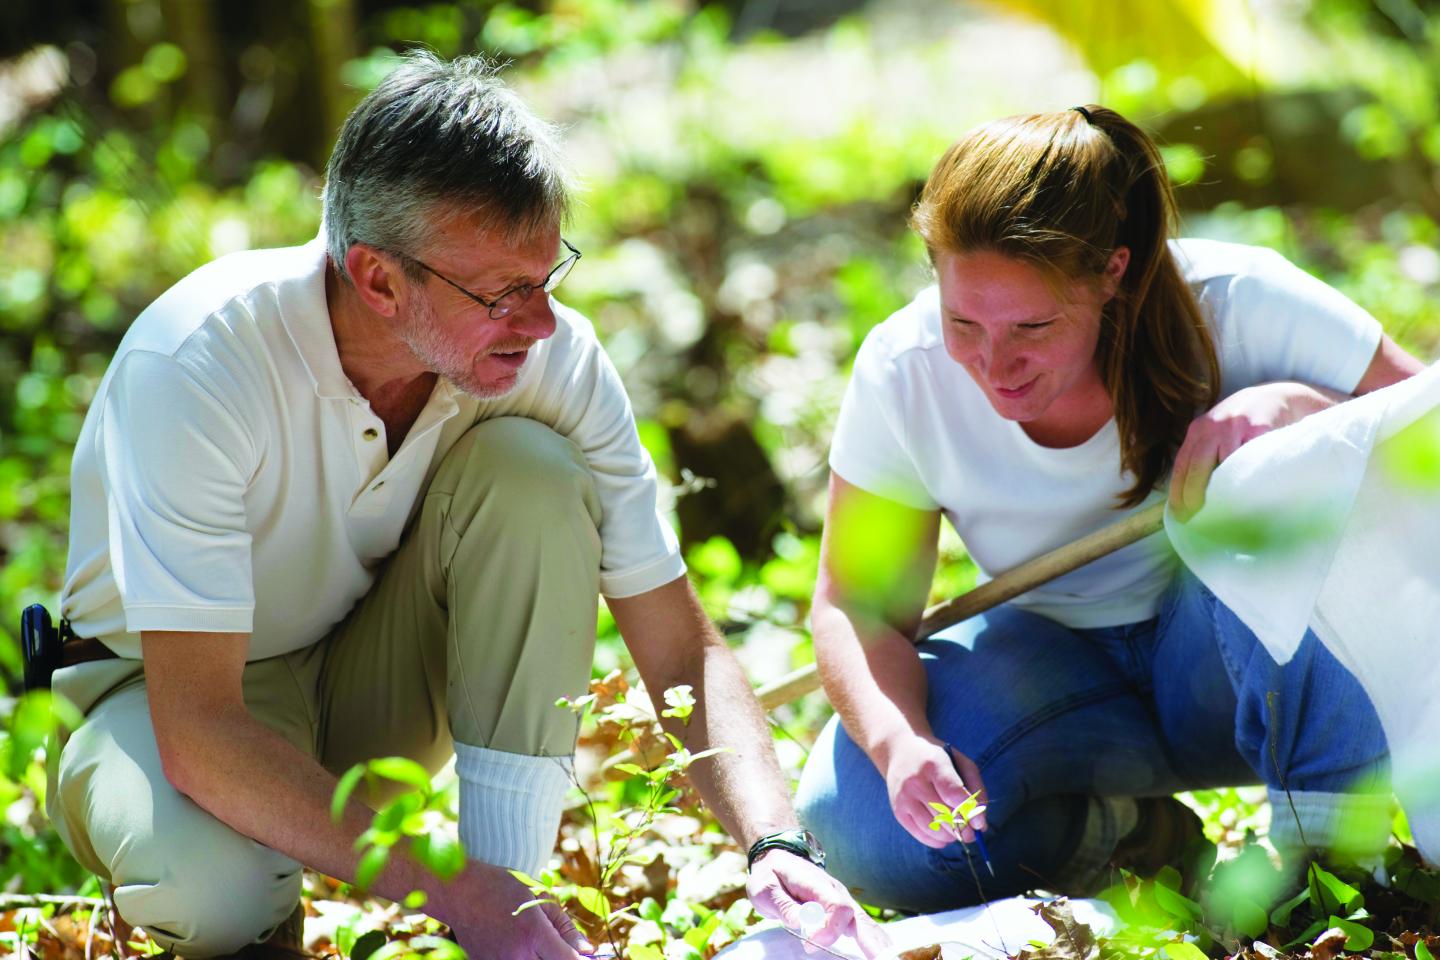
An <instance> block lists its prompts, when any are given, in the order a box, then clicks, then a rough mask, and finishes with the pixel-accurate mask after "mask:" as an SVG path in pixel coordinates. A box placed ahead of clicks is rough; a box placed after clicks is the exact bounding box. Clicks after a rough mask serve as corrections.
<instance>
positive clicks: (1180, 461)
mask: <svg viewBox="0 0 1440 960" xmlns="http://www.w3.org/2000/svg"><path fill="white" fill-rule="evenodd" d="M1345 399H1346V398H1345V397H1344V396H1343V395H1341V394H1338V393H1336V392H1334V391H1333V390H1325V389H1322V388H1320V387H1312V386H1310V385H1308V384H1304V383H1294V382H1283V383H1262V384H1258V385H1256V386H1253V387H1247V388H1246V389H1244V390H1239V391H1237V392H1235V393H1233V394H1231V395H1230V396H1228V397H1226V398H1225V399H1224V400H1221V401H1220V402H1219V403H1217V404H1216V405H1215V406H1214V407H1213V408H1211V409H1210V410H1209V412H1207V413H1205V414H1202V415H1201V416H1199V417H1196V418H1195V420H1194V421H1193V422H1192V423H1191V424H1190V429H1189V430H1187V431H1186V433H1185V442H1184V443H1182V444H1181V445H1180V450H1179V451H1178V452H1177V453H1176V454H1175V466H1174V468H1173V469H1172V470H1171V472H1170V509H1171V510H1172V511H1173V512H1174V514H1175V516H1176V517H1178V518H1179V519H1181V520H1188V519H1190V518H1191V517H1192V516H1194V515H1195V513H1196V511H1198V510H1199V509H1200V508H1201V507H1202V506H1204V504H1205V488H1206V487H1207V486H1208V485H1209V483H1210V474H1212V473H1214V472H1215V468H1216V467H1217V466H1219V465H1220V464H1221V463H1222V462H1223V461H1224V460H1225V458H1226V457H1228V456H1230V455H1231V454H1232V453H1234V452H1235V451H1236V450H1239V449H1240V447H1241V446H1243V445H1244V444H1246V443H1249V442H1250V441H1251V440H1254V439H1255V438H1256V437H1258V436H1262V435H1263V434H1266V433H1269V432H1270V431H1271V430H1278V429H1279V428H1280V427H1284V426H1288V425H1289V424H1292V423H1295V422H1296V421H1298V420H1301V419H1303V418H1305V417H1308V416H1309V415H1310V414H1312V413H1316V412H1318V411H1320V410H1323V409H1325V408H1326V407H1330V406H1333V405H1334V404H1336V403H1339V402H1341V401H1343V400H1345Z"/></svg>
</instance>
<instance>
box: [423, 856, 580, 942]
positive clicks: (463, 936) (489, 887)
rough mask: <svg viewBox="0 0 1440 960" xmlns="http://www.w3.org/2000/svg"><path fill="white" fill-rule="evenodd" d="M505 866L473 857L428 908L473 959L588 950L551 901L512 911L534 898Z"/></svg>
mask: <svg viewBox="0 0 1440 960" xmlns="http://www.w3.org/2000/svg"><path fill="white" fill-rule="evenodd" d="M534 899H535V896H534V894H532V893H531V892H530V890H529V889H528V888H526V886H525V885H524V884H523V883H521V882H520V881H518V880H516V879H515V878H514V877H512V876H511V875H510V873H509V872H508V871H506V870H502V869H501V868H499V867H495V866H491V865H490V864H487V863H479V862H476V861H472V862H471V863H470V864H468V865H467V866H466V867H465V869H464V870H463V871H461V873H460V875H459V876H457V877H455V879H453V880H451V881H450V882H449V883H447V884H446V885H445V886H444V887H443V888H442V889H441V891H440V893H439V894H438V895H437V896H436V897H434V898H432V900H431V902H430V905H429V907H428V908H427V909H429V910H430V911H433V912H434V915H435V916H436V917H438V918H439V919H441V920H444V921H445V922H446V923H448V924H449V925H450V929H451V930H453V931H454V932H455V936H456V938H457V939H458V940H459V941H460V946H462V947H464V948H465V950H466V951H467V952H468V953H469V954H470V956H472V957H486V958H491V957H493V958H495V960H537V958H538V960H579V957H580V953H586V954H591V953H593V952H594V947H592V946H591V945H590V944H589V943H587V942H586V940H585V938H584V937H583V936H581V934H580V931H579V930H577V929H576V928H575V924H574V923H573V922H572V921H571V919H570V917H569V916H568V915H566V913H565V911H564V910H563V909H562V908H561V907H560V905H559V904H556V903H545V904H539V905H537V906H533V907H526V908H525V909H524V910H521V911H520V912H519V913H515V910H516V909H517V908H518V907H519V906H520V905H521V904H522V903H528V902H529V901H531V900H534Z"/></svg>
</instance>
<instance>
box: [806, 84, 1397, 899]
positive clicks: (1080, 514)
mask: <svg viewBox="0 0 1440 960" xmlns="http://www.w3.org/2000/svg"><path fill="white" fill-rule="evenodd" d="M1173 221H1174V203H1173V199H1172V196H1171V191H1170V186H1169V183H1168V180H1167V178H1166V174H1165V168H1164V164H1163V163H1162V161H1161V159H1160V155H1159V153H1158V151H1157V150H1156V148H1155V145H1154V144H1153V143H1152V142H1151V140H1150V139H1149V137H1148V136H1146V134H1145V133H1144V132H1142V131H1141V130H1140V129H1138V128H1137V127H1136V126H1134V125H1133V124H1131V123H1130V122H1128V121H1127V120H1126V119H1125V118H1123V117H1121V116H1120V115H1119V114H1117V113H1115V112H1114V111H1111V110H1107V109H1105V108H1103V107H1098V106H1090V107H1076V108H1073V109H1071V110H1067V111H1064V112H1059V113H1048V114H1039V115H1034V116H1022V117H1010V118H1007V119H1003V120H999V121H995V122H993V123H989V124H986V125H984V126H982V127H980V128H978V129H976V130H974V131H972V132H970V133H969V134H967V135H966V136H965V137H964V138H963V139H962V140H960V141H959V142H958V143H956V144H955V145H954V146H953V147H951V148H950V150H949V151H948V152H947V153H946V154H945V155H944V156H943V157H942V158H941V159H940V162H939V163H938V164H937V165H936V167H935V170H934V172H933V173H932V174H931V176H930V179H929V181H928V182H927V183H926V185H925V189H924V192H923V193H922V195H921V197H920V200H919V202H918V203H917V204H916V207H915V210H914V215H913V219H912V224H913V226H914V228H915V230H916V231H917V232H918V233H919V235H920V236H921V238H922V239H923V240H924V241H925V245H926V248H927V249H928V251H929V254H930V258H931V261H932V263H933V265H934V268H935V273H936V277H937V280H938V283H937V285H936V286H934V287H931V288H929V289H928V290H925V291H923V292H922V293H921V294H920V295H919V296H918V297H917V298H916V299H915V300H914V302H912V303H911V304H910V305H908V306H907V307H905V308H904V309H902V310H900V311H899V312H897V313H896V314H894V315H893V316H891V317H890V318H889V319H888V320H886V321H885V322H884V323H881V324H879V325H878V326H877V327H875V328H874V329H873V330H872V331H871V332H870V334H869V336H868V337H867V338H866V340H865V343H864V345H863V346H862V347H861V349H860V352H859V354H858V356H857V358H856V361H855V368H854V373H853V376H852V380H851V383H850V387H849V390H848V392H847V395H846V398H845V402H844V404H843V406H842V409H841V413H840V420H839V423H838V425H837V428H836V432H835V438H834V443H833V446H832V450H831V455H830V465H831V468H832V477H831V485H830V502H829V509H828V514H827V522H826V532H825V538H824V543H823V546H822V557H821V569H820V577H819V580H818V582H817V586H816V592H815V602H814V607H813V629H814V635H815V650H816V657H817V660H818V662H819V667H820V673H821V677H822V678H823V680H824V683H825V688H826V691H827V692H828V694H829V696H830V699H831V702H832V703H833V704H834V705H835V709H836V712H837V714H838V717H837V718H836V720H835V721H832V722H831V724H830V725H829V726H828V727H827V728H826V729H825V731H824V733H822V735H821V738H820V740H819V742H818V743H817V744H816V746H815V749H814V750H813V751H812V753H811V756H810V759H809V762H808V763H807V766H806V768H805V772H804V775H803V777H802V780H801V785H800V803H801V808H802V818H803V819H804V820H805V822H806V825H807V826H808V827H809V828H810V829H811V831H812V832H814V833H815V834H817V835H818V837H819V840H820V841H821V842H822V843H823V844H824V845H825V847H826V848H827V850H828V852H829V856H830V864H831V869H832V871H833V872H834V873H835V875H836V876H838V877H839V878H840V879H841V880H843V881H845V882H846V883H848V884H850V885H851V886H853V887H855V888H858V892H859V895H860V897H861V899H863V900H865V901H866V902H870V903H874V904H879V905H885V906H893V907H898V908H902V909H910V910H939V909H946V908H950V907H956V906H961V905H965V904H970V903H976V902H979V901H980V900H981V899H982V894H983V896H984V897H995V896H999V895H1006V894H1014V893H1019V892H1022V891H1024V890H1028V889H1033V888H1043V889H1047V890H1055V891H1063V892H1071V893H1084V892H1089V891H1093V890H1094V889H1096V888H1097V886H1098V885H1100V884H1102V883H1103V882H1104V881H1105V880H1106V879H1107V878H1108V876H1109V874H1110V870H1109V868H1111V867H1113V866H1117V865H1118V866H1126V867H1129V868H1131V869H1136V870H1139V871H1146V870H1150V871H1153V870H1155V869H1158V868H1159V867H1160V866H1162V865H1164V864H1165V863H1166V862H1167V861H1170V860H1172V859H1174V858H1176V857H1177V856H1178V855H1179V854H1180V852H1181V851H1182V849H1183V848H1184V847H1185V845H1186V842H1187V841H1188V840H1191V839H1194V838H1195V837H1196V836H1198V834H1199V824H1198V821H1197V820H1196V819H1195V818H1194V816H1193V814H1190V813H1189V811H1188V810H1186V808H1184V807H1183V806H1182V805H1180V804H1179V803H1178V801H1175V800H1174V799H1173V798H1172V796H1171V795H1172V794H1174V793H1175V792H1176V791H1180V790H1188V789H1194V788H1201V787H1213V786H1219V785H1224V784H1241V783H1263V784H1265V785H1266V786H1267V787H1269V788H1270V797H1271V800H1272V805H1273V811H1274V816H1273V819H1272V828H1271V838H1272V840H1273V842H1274V843H1275V845H1276V847H1277V848H1278V849H1279V850H1280V852H1281V853H1282V855H1286V856H1300V855H1303V853H1304V851H1305V848H1306V847H1307V845H1308V846H1309V847H1311V848H1315V849H1324V850H1328V851H1329V852H1330V853H1331V855H1334V856H1363V855H1365V854H1366V853H1369V852H1373V851H1374V850H1375V849H1377V848H1378V846H1379V845H1382V844H1383V843H1384V842H1385V839H1386V838H1387V837H1388V831H1389V824H1390V816H1389V786H1388V756H1387V752H1386V746H1385V741H1384V736H1383V734H1382V733H1381V730H1380V726H1379V723H1378V720H1377V719H1376V717H1375V713H1374V710H1373V708H1372V707H1371V706H1370V703H1369V701H1368V699H1367V698H1366V697H1365V695H1364V694H1363V692H1362V691H1361V690H1360V688H1359V686H1358V684H1357V683H1356V682H1355V680H1354V678H1353V677H1352V676H1351V675H1350V674H1349V673H1348V672H1346V671H1345V670H1344V669H1343V668H1342V667H1341V666H1340V665H1339V664H1338V663H1336V662H1335V660H1334V659H1333V657H1331V656H1330V655H1329V653H1328V652H1326V650H1325V649H1324V648H1323V646H1321V645H1320V644H1319V642H1318V641H1317V640H1316V639H1315V638H1314V637H1313V636H1308V637H1307V638H1306V640H1305V642H1304V643H1303V644H1302V646H1301V648H1300V651H1299V653H1298V654H1297V655H1296V656H1295V658H1294V659H1293V660H1291V661H1290V662H1289V663H1288V664H1286V665H1285V666H1284V667H1280V666H1277V665H1276V664H1275V662H1274V661H1273V660H1271V659H1270V657H1269V656H1268V654H1266V652H1265V651H1264V649H1263V648H1262V647H1260V646H1259V645H1258V643H1257V642H1256V640H1255V637H1254V635H1253V634H1252V633H1251V632H1250V631H1249V630H1248V629H1247V628H1246V627H1245V626H1244V624H1243V623H1241V622H1240V621H1239V619H1238V618H1236V617H1235V616H1234V615H1233V614H1232V613H1231V612H1230V611H1229V610H1227V609H1226V608H1225V607H1224V606H1223V605H1221V604H1220V603H1219V602H1218V601H1217V600H1216V599H1215V597H1214V596H1213V595H1212V594H1210V593H1209V592H1208V591H1207V590H1205V588H1204V587H1203V586H1201V585H1200V584H1199V583H1198V582H1197V581H1196V580H1195V579H1194V578H1193V577H1191V576H1189V575H1188V574H1187V573H1186V571H1185V570H1184V569H1183V568H1181V567H1180V565H1179V563H1178V561H1177V560H1176V559H1175V557H1174V556H1173V554H1172V553H1171V552H1170V551H1169V550H1168V548H1167V544H1166V543H1165V541H1164V538H1163V536H1161V535H1156V536H1155V537H1151V538H1149V539H1148V540H1146V541H1142V542H1141V543H1138V544H1136V545H1134V546H1133V547H1129V548H1126V549H1124V550H1121V551H1119V552H1118V553H1115V554H1112V555H1111V556H1109V557H1106V558H1104V559H1102V560H1098V561H1096V562H1094V563H1092V564H1090V565H1088V566H1086V567H1084V568H1081V569H1080V570H1077V571H1075V572H1074V573H1071V574H1068V575H1066V576H1064V577H1061V578H1059V579H1057V580H1055V581H1053V582H1051V583H1049V584H1047V585H1046V586H1044V587H1042V588H1038V589H1036V590H1033V591H1031V592H1030V593H1028V594H1025V595H1023V596H1021V597H1019V598H1017V599H1015V600H1014V601H1012V602H1011V603H1008V604H1005V605H1003V606H1001V607H998V608H996V609H994V610H992V611H990V612H989V613H987V614H985V615H983V616H980V617H976V618H973V619H971V620H969V621H967V622H965V623H962V624H959V625H957V626H956V627H953V628H951V629H949V630H947V631H945V632H943V633H941V634H939V635H937V636H936V637H935V638H932V639H931V640H928V641H926V642H924V643H922V644H920V645H919V647H918V648H917V647H915V646H912V644H911V642H910V636H911V635H912V634H913V632H914V630H915V628H916V626H917V624H918V623H919V619H920V614H921V611H922V608H923V605H924V603H925V600H926V597H927V593H928V589H929V585H930V580H931V577H932V575H933V573H934V567H935V560H936V550H937V538H938V534H939V525H940V518H941V516H942V515H944V516H945V517H946V518H948V519H949V521H950V522H951V523H952V525H953V526H954V527H955V529H956V531H957V532H958V533H959V534H960V536H961V538H962V539H963V540H964V542H965V544H966V547H967V548H968V550H969V552H970V555H971V556H972V557H973V559H974V560H975V562H976V564H977V565H978V566H979V567H980V570H981V572H982V574H983V575H986V576H993V575H994V574H996V573H998V572H1001V571H1004V570H1006V569H1009V568H1011V567H1013V566H1015V565H1016V564H1019V563H1021V562H1024V561H1025V560H1028V559H1030V558H1032V557H1034V556H1037V555H1039V554H1041V553H1044V552H1046V551H1048V550H1051V549H1053V548H1055V547H1057V546H1060V545H1062V544H1064V543H1066V542H1069V541H1071V540H1074V539H1076V538H1077V537H1079V536H1082V535H1084V534H1086V533H1089V532H1091V531H1093V530H1096V529H1099V528H1100V527H1102V526H1105V525H1107V524H1109V523H1111V522H1113V521H1115V520H1116V519H1119V518H1120V517H1121V516H1122V515H1124V514H1126V513H1128V512H1133V511H1135V510H1138V509H1141V508H1142V507H1144V506H1145V505H1147V504H1149V503H1151V502H1154V501H1157V500H1159V499H1161V498H1163V497H1166V496H1168V498H1169V502H1170V505H1171V507H1172V509H1173V510H1174V511H1175V512H1176V513H1177V514H1178V515H1179V516H1181V517H1182V518H1183V517H1186V516H1188V515H1190V514H1191V513H1193V512H1194V511H1195V510H1196V509H1197V508H1198V507H1199V505H1200V504H1201V503H1202V501H1203V498H1204V491H1205V486H1206V483H1207V481H1208V478H1209V476H1210V473H1211V471H1212V470H1213V469H1214V468H1215V466H1216V464H1218V463H1219V462H1220V461H1221V460H1223V459H1225V458H1226V457H1227V456H1229V454H1230V453H1232V452H1233V451H1234V450H1235V449H1236V448H1237V447H1239V446H1240V445H1241V444H1243V443H1245V442H1246V441H1248V440H1250V439H1253V438H1254V437H1255V436H1258V435H1260V434H1262V433H1265V432H1267V431H1269V430H1273V429H1276V428H1278V427H1281V426H1284V425H1285V424H1287V423H1291V422H1294V421H1295V420H1298V419H1300V418H1302V417H1305V416H1308V415H1309V414H1311V413H1313V412H1316V411H1318V410H1321V409H1324V408H1326V407H1328V406H1330V405H1332V404H1334V403H1339V402H1342V401H1343V400H1345V399H1347V398H1349V397H1350V396H1352V395H1355V394H1360V393H1365V392H1367V391H1370V390H1374V389H1376V388H1379V387H1382V386H1386V385H1388V384H1391V383H1394V382H1396V381H1398V380H1400V379H1403V378H1405V377H1407V376H1410V375H1411V374H1413V373H1416V372H1418V371H1419V370H1420V369H1422V364H1420V362H1419V361H1417V360H1415V359H1414V358H1413V357H1411V356H1409V355H1408V354H1406V353H1405V352H1404V351H1403V350H1401V349H1400V348H1399V347H1397V346H1396V345H1395V343H1394V342H1393V341H1392V340H1390V338H1388V337H1387V336H1385V335H1384V333H1383V332H1382V331H1381V329H1380V326H1379V324H1378V323H1377V322H1376V321H1375V320H1374V319H1373V318H1372V317H1371V316H1370V315H1369V314H1367V313H1366V312H1365V311H1363V310H1362V309H1360V308H1359V307H1357V306H1356V305H1355V304H1353V303H1351V302H1350V301H1349V300H1347V299H1346V298H1345V297H1343V296H1342V295H1341V294H1339V293H1337V292H1336V291H1334V290H1332V289H1331V288H1329V287H1327V286H1325V285H1324V284H1323V283H1321V282H1319V281H1318V280H1315V279H1314V278H1312V277H1310V276H1309V275H1307V274H1305V273H1304V272H1302V271H1301V270H1299V269H1298V268H1296V267H1294V266H1292V265H1291V264H1289V263H1288V262H1286V261H1285V260H1284V259H1283V258H1281V257H1280V256H1279V255H1277V254H1275V253H1273V252H1271V251H1268V250H1263V249H1258V248H1254V247H1246V246H1241V245H1237V244H1228V243H1219V242H1214V241H1202V240H1172V239H1170V229H1171V225H1172V223H1173ZM972 794H975V795H978V797H979V798H980V799H981V800H982V801H983V802H984V803H985V805H986V809H985V810H984V812H983V813H982V814H980V815H979V816H978V817H975V818H974V819H973V820H972V821H971V822H970V824H969V826H966V827H965V828H964V829H963V830H960V831H959V834H958V837H957V835H955V834H952V833H950V832H949V831H948V830H940V831H936V830H933V829H931V822H932V820H933V819H934V817H935V807H934V805H935V804H944V805H946V806H947V807H954V806H956V805H957V804H960V803H961V802H962V801H963V800H965V799H966V798H967V797H969V796H971V795H972ZM1287 794H1288V796H1287ZM1292 806H1293V812H1292ZM975 831H984V835H985V838H986V839H987V841H988V842H987V843H986V844H985V847H986V848H987V849H988V855H989V859H990V862H991V865H992V866H993V871H994V876H993V878H992V877H991V875H990V873H989V872H988V871H986V870H985V869H984V868H983V867H982V868H981V869H980V870H979V872H978V873H977V872H975V870H974V869H973V867H975V866H977V865H978V864H979V863H980V860H979V859H975V860H971V857H972V856H973V855H975V854H976V853H977V848H976V847H972V846H970V844H971V843H973V842H974V840H975ZM977 881H978V882H979V887H978V888H977Z"/></svg>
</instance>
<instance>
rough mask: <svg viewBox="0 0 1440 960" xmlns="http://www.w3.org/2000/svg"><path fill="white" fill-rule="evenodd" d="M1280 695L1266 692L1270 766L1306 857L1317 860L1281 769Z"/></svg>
mask: <svg viewBox="0 0 1440 960" xmlns="http://www.w3.org/2000/svg"><path fill="white" fill-rule="evenodd" d="M1277 698H1278V694H1276V692H1275V691H1274V690H1267V691H1265V710H1266V712H1268V713H1269V714H1270V736H1269V738H1268V739H1269V741H1270V765H1271V766H1273V767H1274V768H1275V777H1276V779H1278V780H1279V781H1280V789H1281V790H1284V791H1285V800H1286V802H1287V803H1289V804H1290V815H1291V816H1292V817H1294V818H1295V832H1296V833H1298V834H1299V835H1300V843H1301V844H1302V845H1303V846H1304V847H1305V853H1306V855H1307V856H1308V857H1309V858H1310V859H1311V860H1314V859H1315V851H1314V850H1313V849H1312V848H1311V846H1310V841H1309V840H1307V839H1306V838H1305V825H1304V824H1303V823H1301V822H1300V811H1299V810H1297V809H1296V808H1295V797H1294V796H1293V795H1292V794H1291V793H1290V784H1289V783H1287V782H1286V777H1285V771H1284V770H1281V769H1280V751H1279V748H1278V747H1277V746H1276V740H1277V738H1278V736H1279V731H1278V729H1277V728H1278V726H1279V724H1278V719H1279V711H1278V710H1277V709H1276V707H1275V701H1276V699H1277Z"/></svg>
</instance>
